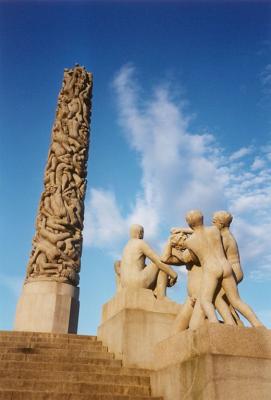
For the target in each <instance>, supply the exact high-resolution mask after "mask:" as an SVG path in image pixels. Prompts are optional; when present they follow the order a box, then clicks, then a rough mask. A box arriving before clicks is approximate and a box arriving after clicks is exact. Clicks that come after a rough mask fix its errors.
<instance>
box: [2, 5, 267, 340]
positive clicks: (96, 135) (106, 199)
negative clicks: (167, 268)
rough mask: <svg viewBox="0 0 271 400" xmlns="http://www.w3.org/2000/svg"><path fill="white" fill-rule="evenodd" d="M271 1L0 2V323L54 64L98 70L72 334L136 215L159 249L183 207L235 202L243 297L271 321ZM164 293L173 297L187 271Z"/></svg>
mask: <svg viewBox="0 0 271 400" xmlns="http://www.w3.org/2000/svg"><path fill="white" fill-rule="evenodd" d="M270 51H271V5H270V3H269V2H265V1H262V2H257V3H256V2H252V1H249V2H246V1H240V2H238V1H231V2H230V1H209V2H204V1H199V2H197V1H190V2H185V1H159V2H153V1H149V2H146V1H138V2H137V1H122V2H117V1H111V2H108V1H105V0H104V1H102V2H99V3H98V2H91V1H84V2H80V1H76V2H73V1H60V2H57V1H54V2H52V1H32V2H31V1H27V2H24V1H17V2H16V1H9V2H5V1H0V52H1V53H0V87H1V91H0V106H1V118H0V124H1V125H0V132H1V139H0V140H1V142H0V151H1V154H0V156H1V157H0V186H1V194H2V196H1V199H0V207H1V208H0V210H1V211H0V223H1V231H0V232H1V233H0V234H1V238H0V239H1V240H0V243H1V263H0V329H11V328H12V324H13V319H14V314H15V307H16V303H17V300H18V296H19V294H20V291H21V286H22V281H23V278H24V274H25V269H26V264H27V261H28V257H29V253H30V250H31V240H32V237H33V235H34V222H35V216H36V211H37V206H38V202H39V198H40V194H41V191H42V177H43V171H44V167H45V163H46V157H47V152H48V147H49V143H50V131H51V127H52V124H53V120H54V114H55V107H56V101H57V95H58V92H59V89H60V86H61V81H62V76H63V69H64V68H65V67H71V66H73V65H74V64H75V63H76V62H79V63H80V64H82V65H85V66H86V68H87V69H88V70H90V71H92V72H93V74H94V93H93V116H92V124H91V126H92V128H91V146H90V157H89V163H88V191H87V197H86V213H85V230H84V252H83V259H82V270H81V284H80V288H81V289H80V290H81V313H80V323H79V331H80V333H95V332H96V328H97V325H98V324H99V320H100V315H101V307H102V304H103V303H105V302H106V301H108V300H109V299H110V298H111V297H112V296H113V295H114V291H115V286H114V285H115V283H114V273H113V262H114V260H115V259H116V258H118V257H120V255H121V251H122V247H123V245H124V244H125V241H126V240H127V237H128V230H129V225H130V224H131V223H133V222H137V223H140V224H142V225H144V227H145V232H146V239H147V240H148V241H149V242H150V243H151V245H152V246H153V248H155V249H156V250H157V251H158V252H159V251H161V247H162V246H163V243H164V242H165V240H166V239H167V237H168V234H169V230H170V228H171V227H172V226H178V225H183V224H184V223H185V222H184V215H185V213H186V211H188V210H189V209H191V208H199V209H201V210H202V211H203V212H204V215H205V220H206V224H209V223H210V221H211V216H212V213H213V212H214V211H216V210H219V209H227V210H230V211H231V212H232V213H233V215H234V220H233V223H232V231H233V232H234V234H235V236H236V238H237V240H238V243H239V247H240V252H241V258H242V264H243V268H244V271H245V280H244V281H243V282H242V283H241V285H240V293H241V295H242V297H243V298H244V299H245V300H246V301H247V302H248V303H249V304H250V305H251V306H252V307H253V308H254V309H255V310H256V312H257V313H258V314H259V316H260V317H261V318H262V320H263V321H264V322H265V324H267V325H268V326H269V327H271V301H270V300H271V294H270V287H271V250H270V249H271V234H270V232H271V215H270V212H271V180H270V170H271V135H270V128H271V126H270V123H271V116H270V105H271V101H270V100H271V57H270ZM169 297H171V298H172V299H174V300H175V301H178V302H182V301H183V300H184V297H185V275H184V274H183V273H182V271H181V270H180V279H179V282H178V284H177V285H176V286H175V287H174V288H172V289H170V290H169Z"/></svg>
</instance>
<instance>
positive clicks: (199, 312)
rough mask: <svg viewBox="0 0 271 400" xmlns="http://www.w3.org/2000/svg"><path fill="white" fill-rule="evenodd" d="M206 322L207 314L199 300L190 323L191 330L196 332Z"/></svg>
mask: <svg viewBox="0 0 271 400" xmlns="http://www.w3.org/2000/svg"><path fill="white" fill-rule="evenodd" d="M204 321H205V314H204V311H203V309H202V307H201V305H200V301H199V299H198V300H197V301H196V304H195V306H194V310H193V312H192V316H191V319H190V322H189V329H191V330H193V331H194V330H196V329H198V328H199V327H200V325H202V324H203V322H204Z"/></svg>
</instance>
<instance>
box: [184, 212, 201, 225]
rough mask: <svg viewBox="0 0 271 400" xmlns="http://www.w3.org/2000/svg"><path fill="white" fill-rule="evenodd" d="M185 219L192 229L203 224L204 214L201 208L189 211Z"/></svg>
mask: <svg viewBox="0 0 271 400" xmlns="http://www.w3.org/2000/svg"><path fill="white" fill-rule="evenodd" d="M185 219H186V222H187V223H188V225H189V226H190V228H192V229H193V228H194V227H196V226H201V225H203V215H202V212H201V211H200V210H191V211H188V213H186V216H185Z"/></svg>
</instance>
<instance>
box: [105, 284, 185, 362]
mask: <svg viewBox="0 0 271 400" xmlns="http://www.w3.org/2000/svg"><path fill="white" fill-rule="evenodd" d="M180 308H181V306H180V305H179V304H177V303H175V302H173V301H171V300H169V299H168V298H164V299H161V300H157V299H156V298H155V297H154V295H153V292H152V290H149V289H122V290H120V291H119V292H118V293H117V294H116V295H115V296H114V297H113V298H112V299H111V300H110V301H109V302H108V303H106V304H104V306H103V313H102V323H101V325H100V326H99V328H98V338H99V339H100V340H102V341H103V343H104V344H105V345H106V346H107V347H108V349H109V351H112V352H114V353H115V354H116V356H117V357H119V358H121V359H122V362H123V365H125V366H128V367H142V368H151V367H152V366H153V361H152V357H153V349H154V346H155V345H156V344H157V343H158V342H160V341H161V340H163V339H165V338H166V337H168V336H169V335H170V332H171V329H172V323H173V321H174V319H175V318H176V315H177V314H178V312H179V311H180Z"/></svg>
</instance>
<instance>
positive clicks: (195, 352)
mask: <svg viewBox="0 0 271 400" xmlns="http://www.w3.org/2000/svg"><path fill="white" fill-rule="evenodd" d="M153 366H154V368H155V370H154V371H152V373H151V387H152V394H153V395H159V396H163V398H164V400H270V399H271V331H270V330H267V329H263V328H244V327H232V326H227V325H224V326H223V325H219V324H210V323H205V324H204V325H203V326H202V327H201V328H200V329H199V330H197V331H195V332H192V331H185V332H182V333H179V334H176V335H174V336H171V337H169V338H168V339H166V340H163V341H161V342H160V343H158V344H157V345H156V347H155V350H154V364H153Z"/></svg>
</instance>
